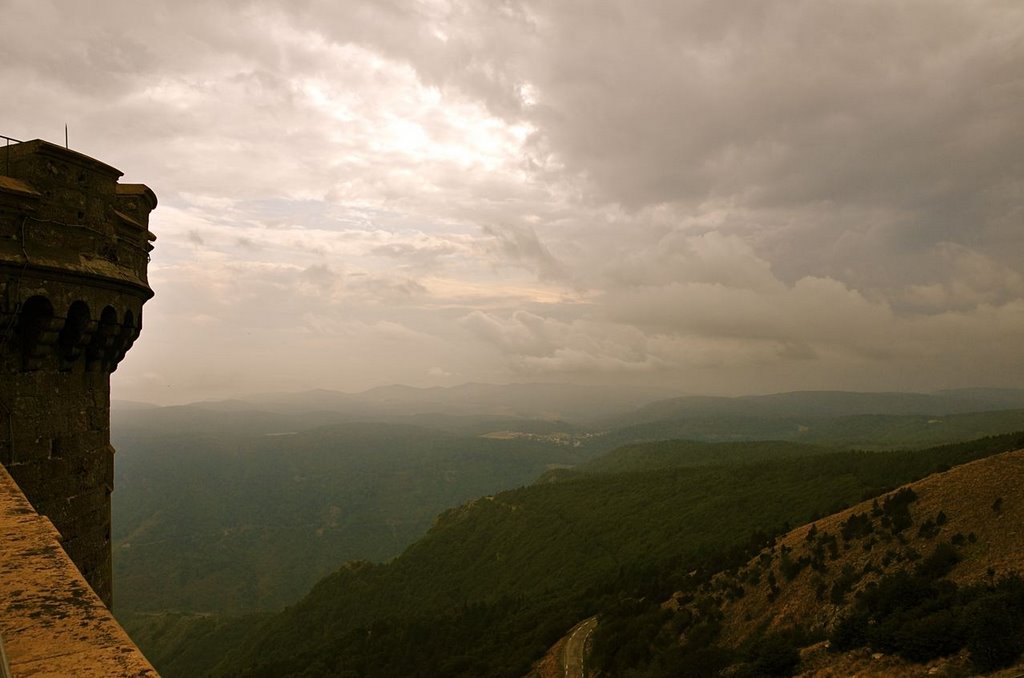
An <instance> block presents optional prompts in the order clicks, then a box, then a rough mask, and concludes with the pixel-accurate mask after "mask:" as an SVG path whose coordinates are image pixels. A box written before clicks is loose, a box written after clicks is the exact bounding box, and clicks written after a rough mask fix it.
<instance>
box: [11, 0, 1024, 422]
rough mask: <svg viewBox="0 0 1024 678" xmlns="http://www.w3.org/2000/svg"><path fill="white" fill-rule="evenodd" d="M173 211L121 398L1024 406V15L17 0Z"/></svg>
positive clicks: (77, 145)
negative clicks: (996, 393) (913, 395)
mask: <svg viewBox="0 0 1024 678" xmlns="http://www.w3.org/2000/svg"><path fill="white" fill-rule="evenodd" d="M0 18H2V20H3V25H4V26H5V29H6V30H5V31H4V39H3V40H2V41H0V90H2V91H3V93H4V95H3V98H2V100H0V134H6V135H9V136H12V137H16V138H21V139H32V138H37V137H38V138H44V139H49V140H51V141H55V142H60V141H62V137H63V131H64V124H65V123H67V125H68V127H69V131H70V142H71V147H72V148H74V149H76V150H79V151H81V152H84V153H86V154H88V155H92V156H94V157H96V158H98V159H100V160H103V161H104V162H107V163H108V164H112V165H114V166H115V167H119V168H120V169H122V170H123V171H124V172H125V175H126V176H125V179H124V180H125V181H137V182H143V183H146V184H148V185H149V186H150V187H152V188H153V189H154V191H155V192H156V193H157V195H158V196H159V199H160V206H159V208H158V209H157V211H156V212H155V213H154V214H153V218H152V230H153V231H154V232H155V233H156V234H157V235H158V237H159V240H158V241H157V249H156V251H155V252H154V256H153V261H152V264H151V265H150V280H151V283H152V285H153V287H154V289H155V290H156V292H157V296H156V298H155V299H154V300H153V301H151V302H149V304H148V305H147V306H146V311H145V330H144V332H143V336H142V338H141V339H140V341H139V342H138V343H137V344H136V346H135V348H134V349H133V350H132V352H131V354H129V356H128V358H127V359H126V361H125V362H124V363H123V364H122V367H121V369H120V370H119V371H118V372H117V374H116V375H115V377H114V396H115V397H119V398H126V399H141V400H149V401H154V402H181V401H186V400H190V399H196V398H204V397H220V396H226V395H230V394H234V393H240V392H246V391H276V390H298V389H304V388H313V387H322V388H336V389H342V390H360V389H363V388H367V387H371V386H375V385H381V384H388V383H407V384H412V385H417V386H427V385H451V384H457V383H461V382H464V381H486V382H513V381H567V382H581V383H601V384H615V383H652V384H653V383H656V384H661V385H668V386H672V387H674V388H677V389H678V390H679V391H680V392H686V393H719V394H734V393H761V392H771V391H780V390H791V389H808V388H811V389H813V388H844V389H856V390H890V389H893V390H896V389H898V390H904V389H913V390H928V389H936V388H945V387H956V386H967V385H997V386H999V385H1002V386H1024V122H1022V121H1024V3H1021V2H1019V0H1005V1H1001V0H989V1H981V0H920V1H914V0H906V1H898V0H879V1H872V0H860V1H851V0H784V1H778V2H776V1H773V0H759V1H757V2H753V1H751V2H744V1H739V0H737V1H736V2H722V1H721V0H708V1H699V0H663V1H655V0H651V1H645V0H594V1H591V2H584V1H581V0H557V1H551V0H479V1H477V2H473V1H468V0H466V1H464V0H279V1H276V2H275V1H271V0H268V1H261V2H240V1H235V0H221V1H219V2H192V1H190V0H130V1H123V2H122V1H118V0H103V1H102V2H101V1H97V2H79V1H77V0H64V1H62V0H0Z"/></svg>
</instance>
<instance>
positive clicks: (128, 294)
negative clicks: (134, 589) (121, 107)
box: [0, 140, 156, 607]
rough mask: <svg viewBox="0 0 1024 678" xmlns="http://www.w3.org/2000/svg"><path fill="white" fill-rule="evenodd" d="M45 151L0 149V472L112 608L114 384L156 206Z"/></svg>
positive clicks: (145, 194) (36, 146)
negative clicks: (45, 520)
mask: <svg viewBox="0 0 1024 678" xmlns="http://www.w3.org/2000/svg"><path fill="white" fill-rule="evenodd" d="M120 176H121V172H119V171H118V170H116V169H114V168H113V167H110V166H108V165H105V164H103V163H101V162H99V161H97V160H94V159H92V158H90V157H87V156H85V155H82V154H81V153H77V152H75V151H70V150H67V149H65V148H62V147H60V146H56V145H54V144H50V143H47V142H45V141H40V140H36V141H27V142H20V143H13V144H10V143H9V144H8V145H7V146H6V147H0V463H3V465H4V466H5V467H6V468H7V470H8V471H9V472H10V474H11V476H13V478H14V479H15V480H16V481H17V483H18V485H19V486H20V487H21V489H22V491H23V492H24V493H25V495H26V496H27V497H28V499H29V501H30V502H31V503H32V505H33V506H34V507H35V509H36V510H37V511H38V512H39V513H41V514H43V515H45V516H47V517H48V518H49V519H50V521H51V522H52V523H53V525H54V526H55V527H56V528H57V530H58V531H59V532H60V534H61V538H62V545H63V546H64V549H65V551H67V553H68V555H69V556H70V557H71V559H72V561H74V563H75V565H76V566H77V567H78V569H79V570H81V572H82V574H83V575H84V576H85V578H86V580H87V581H88V582H89V583H90V584H91V585H92V587H93V589H94V590H95V591H96V593H97V594H99V596H100V598H101V599H103V601H104V602H105V603H106V604H107V605H108V607H109V606H110V603H111V597H112V591H111V569H110V492H111V491H112V490H113V478H114V473H113V455H114V450H113V448H112V447H111V446H110V373H111V372H113V371H114V370H115V369H116V368H117V364H118V363H119V362H120V361H121V359H122V358H123V357H124V355H125V353H126V352H127V351H128V349H130V348H131V346H132V343H133V342H134V341H135V339H136V337H138V336H139V330H140V329H141V328H142V305H143V304H144V303H145V302H146V300H148V299H149V298H150V297H152V296H153V291H152V290H151V289H150V288H149V284H148V282H147V280H146V266H147V263H148V261H149V252H150V250H152V244H151V242H152V241H153V240H155V237H154V236H153V234H152V233H150V232H149V230H148V223H149V213H150V211H151V210H153V208H154V207H156V196H155V195H154V194H153V192H152V191H151V190H150V189H149V188H147V187H146V186H144V185H142V184H119V183H118V178H119V177H120Z"/></svg>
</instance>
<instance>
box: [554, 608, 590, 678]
mask: <svg viewBox="0 0 1024 678" xmlns="http://www.w3.org/2000/svg"><path fill="white" fill-rule="evenodd" d="M595 628H597V617H590V618H589V619H584V620H583V621H581V622H580V623H579V624H577V625H576V626H574V627H572V630H571V631H569V639H568V640H567V641H566V642H565V647H563V648H562V670H563V674H562V675H564V676H565V678H587V641H589V640H590V636H591V634H593V633H594V629H595Z"/></svg>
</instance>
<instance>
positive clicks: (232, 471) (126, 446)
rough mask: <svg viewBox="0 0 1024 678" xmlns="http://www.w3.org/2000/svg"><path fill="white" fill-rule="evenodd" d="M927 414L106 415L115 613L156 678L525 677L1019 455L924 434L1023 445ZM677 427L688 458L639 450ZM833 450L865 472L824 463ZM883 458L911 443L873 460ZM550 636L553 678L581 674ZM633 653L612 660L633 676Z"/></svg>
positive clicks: (959, 414) (992, 416)
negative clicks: (651, 612) (992, 462)
mask: <svg viewBox="0 0 1024 678" xmlns="http://www.w3.org/2000/svg"><path fill="white" fill-rule="evenodd" d="M886 397H887V398H889V400H890V401H891V398H892V396H891V395H890V396H886ZM793 398H794V396H792V395H786V396H784V397H783V398H782V399H790V400H792V399H793ZM801 398H803V399H805V400H806V399H813V394H805V395H802V396H801ZM826 399H827V398H826ZM1010 400H1011V401H1012V398H1010ZM949 403H950V401H949V400H948V399H939V400H937V401H936V402H935V403H932V406H934V411H935V413H934V414H928V413H927V411H926V410H927V408H928V407H929V406H928V405H927V403H921V402H917V403H913V404H912V405H911V407H910V408H909V409H910V411H908V412H906V413H905V414H900V415H890V414H871V413H870V410H871V406H870V405H865V404H864V403H863V399H861V401H860V404H859V405H858V406H857V408H854V409H853V411H852V412H849V413H844V412H846V410H843V408H842V407H836V406H830V407H829V408H826V409H828V410H829V411H827V412H823V413H822V412H819V414H818V417H819V418H817V419H815V418H812V417H800V418H798V417H794V416H793V413H792V411H791V410H792V408H793V407H794V405H786V406H785V407H781V408H780V407H776V408H775V411H768V412H764V411H762V412H761V413H759V414H758V421H759V422H760V424H759V425H760V426H761V427H762V428H764V427H767V428H768V429H771V428H772V427H782V426H789V423H790V422H791V421H795V420H799V421H804V422H807V421H812V422H814V423H815V426H814V429H815V430H816V432H817V437H816V438H815V444H807V443H804V442H796V441H793V440H789V441H787V440H771V439H768V440H765V439H758V438H757V436H756V435H754V433H753V432H751V434H750V435H749V436H747V435H742V434H737V433H736V432H735V429H732V428H731V427H732V426H733V424H734V423H735V421H736V418H735V417H736V411H735V410H736V408H737V403H736V402H732V401H727V402H723V403H720V404H718V408H719V411H717V412H709V411H707V404H704V405H702V407H703V408H704V409H703V410H702V411H697V412H688V411H685V410H683V411H675V412H673V413H671V414H670V417H671V418H669V419H663V420H656V421H654V422H650V421H647V422H644V423H643V424H641V425H643V426H647V427H648V428H646V429H639V428H637V424H635V423H627V425H626V426H625V427H624V428H619V429H602V428H599V427H598V426H600V424H601V422H597V425H595V422H590V423H587V422H583V421H581V422H579V423H570V422H567V421H562V420H557V419H556V420H544V419H529V418H526V417H518V418H517V417H516V416H515V415H509V414H502V415H500V416H497V418H495V417H496V415H493V414H488V413H480V414H475V415H466V414H461V415H458V416H450V415H449V416H445V415H443V414H432V413H429V412H423V413H418V412H416V411H415V408H414V409H413V411H411V412H408V413H404V414H402V415H395V414H394V413H388V412H384V413H378V414H377V415H376V416H368V415H366V413H363V414H362V415H360V416H363V417H365V418H367V419H370V420H372V419H374V418H376V419H377V421H376V422H373V421H367V422H355V421H349V422H348V423H336V422H337V419H339V418H345V417H346V414H345V413H344V412H338V411H330V410H312V411H306V410H302V409H293V410H291V411H287V410H286V408H280V407H279V408H278V411H276V412H260V411H254V410H249V409H248V406H247V405H246V406H239V404H238V403H235V404H232V406H231V407H230V408H225V407H222V406H220V405H217V404H202V405H197V406H190V407H188V408H177V409H171V408H157V409H147V410H142V411H141V412H140V411H139V410H137V409H132V410H129V411H124V412H121V413H117V414H115V424H116V423H117V422H123V426H122V427H121V428H120V429H115V431H116V435H117V436H118V440H117V444H118V446H119V448H120V449H121V450H122V452H121V453H119V455H120V456H119V464H120V467H119V474H123V475H121V476H120V477H119V482H120V483H121V484H119V486H118V487H119V493H120V496H119V495H118V494H115V504H114V505H115V510H116V511H120V513H118V514H117V515H118V516H119V520H118V522H117V523H116V525H117V528H116V531H115V573H116V574H117V577H118V580H117V581H118V608H117V614H118V615H119V618H121V619H122V622H123V623H124V624H125V625H126V627H127V628H128V629H129V630H130V631H131V632H132V633H133V636H134V637H135V638H136V640H137V641H138V642H139V643H140V645H141V646H142V647H143V649H144V650H145V651H146V652H147V653H148V655H149V656H150V657H151V658H152V659H153V661H154V662H156V663H157V665H158V666H159V667H160V668H161V671H162V672H163V674H164V675H166V676H170V677H172V678H173V676H189V675H206V674H209V675H218V676H219V675H223V676H236V675H237V676H260V675H270V674H273V675H281V676H288V675H296V676H298V675H302V671H299V670H297V668H296V667H307V668H308V667H318V668H316V669H315V671H314V672H313V673H308V675H346V676H349V675H351V676H357V675H358V676H378V675H379V676H387V675H391V676H393V675H410V676H412V675H424V676H428V675H452V676H457V675H465V676H471V675H472V676H524V675H526V674H527V673H530V672H531V671H536V670H539V668H533V669H531V666H532V665H535V663H536V662H538V661H539V660H540V659H541V657H543V656H544V654H545V652H546V651H547V650H546V648H549V647H551V646H552V645H553V644H554V643H555V641H556V640H557V639H558V638H560V637H561V636H563V635H565V634H566V633H567V632H568V631H569V630H570V629H574V628H576V625H577V624H578V623H580V621H581V620H584V619H590V618H592V617H593V618H596V619H598V620H602V619H603V620H606V621H603V622H599V623H598V625H597V627H596V628H597V630H596V636H595V637H596V639H597V641H600V638H601V634H602V633H603V632H607V629H608V628H609V626H608V624H609V623H610V624H612V628H614V621H608V620H614V619H615V617H616V614H620V613H622V612H623V609H629V605H626V608H622V605H623V604H624V603H623V601H627V600H629V599H630V596H639V597H640V599H642V600H647V601H658V600H669V599H671V598H672V597H673V595H676V593H677V592H678V591H680V590H685V589H686V588H687V587H692V584H693V582H692V581H690V574H689V573H699V578H704V577H710V576H711V575H712V574H713V573H715V572H718V571H720V570H722V569H723V568H729V567H734V566H735V563H738V562H739V560H738V559H740V558H741V557H742V555H743V554H744V553H747V552H748V551H749V550H750V549H758V548H762V547H763V545H764V544H765V543H768V541H770V540H771V539H772V536H771V535H782V534H784V533H785V531H786V530H787V529H788V527H789V526H793V525H801V524H804V523H807V522H808V521H811V520H821V519H822V518H823V517H824V516H827V515H830V514H832V513H834V512H835V511H837V510H841V509H843V508H844V507H846V506H852V505H855V504H856V503H857V502H859V501H860V500H861V499H863V498H864V497H871V496H878V495H879V494H881V493H884V492H886V491H888V490H890V488H892V487H894V486H896V485H899V484H902V483H905V482H911V481H914V480H916V479H918V478H922V477H924V476H926V475H928V474H929V473H931V472H933V471H935V470H936V469H942V468H947V467H952V466H955V465H958V464H962V463H965V462H969V461H971V460H973V459H978V458H982V457H985V456H988V455H991V454H995V453H998V452H1002V451H1004V450H1010V449H1015V447H1019V446H1020V445H1021V442H1022V440H1024V436H1021V435H1020V434H1010V435H1003V436H1002V437H998V436H997V437H990V438H987V439H985V440H979V441H978V442H961V443H958V444H950V445H944V446H939V447H931V448H928V447H926V445H927V443H928V442H930V441H931V440H932V438H931V436H930V431H929V429H928V428H927V426H928V424H927V423H926V422H927V421H928V420H934V419H937V418H941V419H942V420H943V421H952V422H958V423H957V424H956V426H951V427H949V428H948V429H947V431H954V432H960V434H961V435H962V436H963V438H960V439H961V440H963V439H965V438H969V437H970V436H971V435H972V434H975V433H977V432H978V431H979V430H980V431H981V433H982V435H984V434H990V435H991V434H1003V433H1004V432H1005V431H1007V430H1009V431H1014V430H1021V429H1024V419H1022V417H1021V413H1020V411H1019V410H1014V409H1004V410H991V411H987V412H985V411H982V412H963V411H959V410H962V409H965V408H967V407H969V405H968V404H964V403H959V404H956V405H955V406H953V405H950V404H949ZM999 404H1007V402H1006V399H1005V398H1004V399H1003V400H1001V401H999ZM1010 404H1016V403H1013V402H1011V403H1010ZM546 405H547V407H548V408H549V411H550V403H546ZM887 406H891V402H889V403H879V404H878V405H877V406H876V407H877V409H879V410H882V409H884V408H885V407H887ZM673 407H675V405H673ZM742 407H744V408H747V407H749V404H747V403H742ZM759 407H761V408H762V410H763V409H766V408H765V405H764V403H763V401H762V402H761V403H760V404H759ZM846 407H848V405H846ZM858 408H859V409H858ZM698 409H699V408H698ZM865 409H867V410H868V412H865V411H864V410H865ZM165 410H169V411H165ZM922 410H925V411H922ZM211 411H214V412H215V416H208V413H210V412H211ZM523 413H524V414H531V412H530V411H529V410H527V409H524V410H523ZM619 416H621V415H619ZM632 416H634V417H635V416H636V415H635V414H634V415H632ZM147 417H148V418H147ZM641 418H644V417H641ZM190 419H191V421H189V420H190ZM410 420H414V421H416V422H417V423H416V424H415V425H414V424H410V423H408V422H409V421H410ZM331 421H334V422H335V423H329V422H331ZM695 421H700V422H701V427H702V429H703V430H704V431H705V432H706V434H707V435H705V436H704V439H703V440H701V439H691V440H682V439H659V438H658V436H657V435H656V434H655V433H652V431H658V430H669V429H672V428H673V427H676V430H679V429H680V427H681V428H686V427H690V429H691V430H692V426H693V422H695ZM879 421H882V422H884V425H878V424H879ZM186 422H187V425H186V426H183V423H186ZM430 422H435V423H434V426H433V427H431V426H429V425H428V424H430ZM922 422H925V423H922ZM803 426H805V427H807V426H808V425H807V424H803ZM986 427H987V428H986ZM182 431H187V433H183V432H182ZM282 431H289V432H294V433H290V434H289V435H284V436H282V435H267V434H268V433H270V434H276V433H280V432H282ZM729 431H733V433H731V434H729ZM829 431H831V432H832V434H831V435H832V436H833V437H832V438H830V437H829V435H828V432H829ZM894 431H896V432H898V435H897V434H894ZM798 432H799V430H798ZM726 435H731V436H734V437H735V436H737V435H739V437H741V438H746V439H741V440H736V441H734V442H728V443H726V442H720V440H721V438H722V437H723V436H726ZM648 436H650V437H648ZM851 436H855V437H856V438H857V439H860V440H863V441H868V442H870V443H871V444H870V445H865V447H866V448H867V449H868V451H846V450H845V449H844V447H845V446H844V444H843V442H844V441H846V440H848V439H850V437H851ZM894 438H895V439H898V440H903V441H913V440H916V441H917V445H916V446H915V445H913V444H908V445H905V449H903V450H902V451H899V450H893V449H891V447H890V448H889V449H888V450H886V448H885V443H886V441H888V440H892V439H894ZM952 438H953V439H954V440H956V439H958V438H959V436H957V435H955V433H954V435H952ZM567 439H571V440H573V441H575V444H572V445H566V444H564V441H565V440H567ZM609 439H611V440H618V441H628V442H624V443H622V444H619V445H616V446H615V447H611V449H607V448H608V447H610V445H609V444H608V443H607V442H606V440H609ZM712 441H719V442H712ZM894 447H895V446H894ZM914 447H917V448H918V449H917V450H914V449H912V448H914ZM872 450H873V451H872ZM133 457H134V458H135V459H134V460H133V459H132V458H133ZM135 464H138V465H137V466H136V465H135ZM193 511H194V513H191V512H193ZM204 521H205V522H204ZM343 563H346V564H344V565H342V564H343ZM339 566H341V567H340V569H339ZM325 575H326V577H325ZM321 577H325V578H324V579H322V580H321V581H319V582H318V581H317V580H319V579H320V578H321ZM168 581H171V582H175V585H174V586H173V587H172V586H166V585H165V583H166V582H168ZM314 584H315V586H314ZM310 589H312V590H311V591H310ZM304 594H305V595H304ZM624 596H625V598H624ZM286 605H288V606H289V607H288V608H287V609H285V610H284V611H283V612H278V611H279V610H281V608H282V607H284V606H286ZM641 607H643V606H641ZM641 612H642V610H640V609H638V610H636V611H635V613H636V614H640V613H641ZM630 614H633V613H630ZM644 614H646V613H644ZM595 615H596V616H595ZM627 617H628V615H627ZM641 618H642V614H641ZM634 626H635V624H634ZM642 627H643V624H641V625H640V626H639V627H637V628H642ZM368 632H370V633H371V635H370V636H367V635H366V634H367V633H368ZM481 633H482V634H483V635H482V636H481V635H480V634H481ZM651 633H652V634H654V635H657V627H651ZM572 637H573V634H571V633H570V634H569V637H568V639H567V640H566V642H565V643H563V647H564V651H565V654H564V657H563V659H562V663H563V669H562V670H563V671H564V670H565V669H564V661H565V660H566V659H569V661H570V664H572V665H573V666H579V665H580V664H579V661H578V660H577V659H573V657H579V656H580V651H581V650H580V647H581V645H580V643H572V642H569V641H570V640H571V638H572ZM470 639H473V640H472V642H470ZM577 640H579V638H578V637H577ZM639 642H641V646H646V645H647V644H648V642H647V641H644V640H643V639H642V634H641V638H640V639H639ZM586 646H587V647H590V645H589V644H586ZM622 646H623V647H625V648H628V647H631V645H630V643H629V642H626V643H622ZM596 647H597V648H598V649H597V650H596V652H597V655H596V656H597V658H598V659H600V658H601V656H602V654H601V653H602V650H601V649H600V643H599V642H598V644H597V646H596ZM637 652H638V654H636V656H633V658H632V659H631V660H630V662H627V663H633V664H635V665H637V666H640V665H643V662H644V660H643V656H644V652H643V651H640V650H638V651H637ZM588 661H589V660H588ZM603 661H605V662H606V664H605V666H606V667H609V666H615V664H614V663H613V664H607V662H608V661H612V662H614V661H618V660H613V659H609V658H607V657H605V659H604V660H603ZM537 666H540V665H539V664H538V665H537ZM417 667H419V668H417ZM423 667H430V668H423ZM303 670H306V669H303ZM310 670H312V669H310ZM574 670H575V669H574ZM417 671H420V672H419V673H417ZM606 671H607V668H606ZM538 675H540V674H538ZM607 675H617V674H616V673H615V671H612V672H611V673H610V674H607ZM637 675H641V674H637ZM651 675H658V674H657V673H656V672H655V673H653V674H651Z"/></svg>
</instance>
